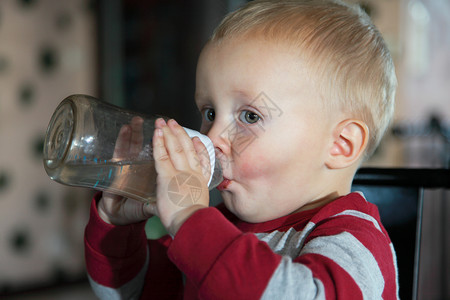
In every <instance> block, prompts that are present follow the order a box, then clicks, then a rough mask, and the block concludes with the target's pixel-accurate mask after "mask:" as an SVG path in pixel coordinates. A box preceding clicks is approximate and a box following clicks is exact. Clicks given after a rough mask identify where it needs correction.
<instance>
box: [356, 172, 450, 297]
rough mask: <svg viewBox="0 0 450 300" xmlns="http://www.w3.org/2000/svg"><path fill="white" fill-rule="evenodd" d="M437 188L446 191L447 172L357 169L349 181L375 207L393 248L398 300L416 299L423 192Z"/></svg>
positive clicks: (447, 185) (447, 184)
mask: <svg viewBox="0 0 450 300" xmlns="http://www.w3.org/2000/svg"><path fill="white" fill-rule="evenodd" d="M437 188H445V189H448V188H450V170H448V169H385V168H382V169H377V168H361V169H360V170H359V171H358V172H357V174H356V176H355V179H354V181H353V186H352V190H353V191H362V192H363V193H364V195H365V196H366V198H367V200H368V201H370V202H372V203H375V204H376V205H377V206H378V208H379V211H380V216H381V220H382V222H383V225H384V226H385V228H386V230H387V231H388V233H389V236H390V238H391V240H392V242H393V244H394V247H395V250H396V252H397V262H398V272H399V286H400V298H401V299H417V292H418V279H419V258H420V240H421V234H422V232H421V230H422V211H423V201H424V198H423V192H424V190H425V189H437Z"/></svg>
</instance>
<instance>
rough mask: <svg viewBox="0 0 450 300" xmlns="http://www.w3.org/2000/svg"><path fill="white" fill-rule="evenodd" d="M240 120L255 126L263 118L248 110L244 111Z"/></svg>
mask: <svg viewBox="0 0 450 300" xmlns="http://www.w3.org/2000/svg"><path fill="white" fill-rule="evenodd" d="M239 119H240V120H241V121H242V122H244V123H247V124H255V123H256V122H258V121H259V120H260V119H261V118H260V117H259V116H258V115H257V114H255V113H254V112H251V111H248V110H244V111H242V112H241V113H240V115H239Z"/></svg>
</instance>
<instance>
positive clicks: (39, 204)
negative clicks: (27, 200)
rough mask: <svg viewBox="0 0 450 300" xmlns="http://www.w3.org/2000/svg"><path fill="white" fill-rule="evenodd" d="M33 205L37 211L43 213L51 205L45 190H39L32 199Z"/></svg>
mask: <svg viewBox="0 0 450 300" xmlns="http://www.w3.org/2000/svg"><path fill="white" fill-rule="evenodd" d="M34 206H35V208H36V210H37V211H39V212H41V213H45V212H47V211H48V210H49V208H50V206H51V201H50V197H49V195H48V193H46V192H45V191H42V192H39V193H38V194H37V195H36V198H35V199H34Z"/></svg>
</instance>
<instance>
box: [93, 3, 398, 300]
mask: <svg viewBox="0 0 450 300" xmlns="http://www.w3.org/2000/svg"><path fill="white" fill-rule="evenodd" d="M395 87H396V79H395V74H394V69H393V64H392V61H391V58H390V55H389V53H388V50H387V48H386V46H385V44H384V42H383V40H382V38H381V36H380V34H379V33H378V31H377V30H376V29H375V28H374V26H373V25H372V24H371V23H370V21H369V19H368V17H367V16H366V15H365V14H364V13H362V12H361V11H359V10H358V9H356V8H352V7H349V6H347V5H345V4H342V3H340V2H336V1H319V0H318V1H258V0H256V1H253V2H250V3H249V4H247V5H246V6H244V7H243V8H241V9H240V10H238V11H236V12H234V13H232V14H230V15H229V16H227V17H226V18H225V19H224V20H223V22H222V23H221V24H220V25H219V27H218V28H217V29H216V31H215V32H214V34H213V36H212V37H211V39H210V40H209V42H208V43H207V45H206V46H205V48H204V49H203V51H202V53H201V55H200V58H199V62H198V68H197V80H196V95H195V100H196V104H197V106H198V108H199V110H200V111H201V113H202V116H203V120H202V128H201V131H202V132H203V133H207V134H208V136H209V137H210V138H211V140H212V141H213V143H214V146H215V147H216V153H217V158H218V159H219V160H220V162H221V164H222V166H223V173H224V181H223V182H222V183H221V184H220V185H219V186H218V189H219V190H220V191H221V194H222V198H223V200H224V205H221V206H219V207H218V208H214V207H208V205H209V195H208V192H207V187H206V184H207V179H205V176H203V174H202V170H203V169H204V168H203V167H202V166H208V164H209V162H208V161H206V160H207V159H205V158H204V157H203V156H202V155H200V153H202V151H204V150H205V149H204V146H202V144H201V143H200V142H199V141H198V139H197V138H194V139H193V140H191V139H190V138H189V137H188V136H187V135H186V134H185V133H184V131H183V129H182V128H181V127H180V126H179V125H178V124H177V123H176V122H175V121H174V120H170V121H168V122H167V123H166V122H165V121H164V120H162V119H159V120H157V121H156V127H157V129H156V130H155V134H154V138H153V147H154V158H155V164H156V170H157V172H158V182H157V186H158V191H157V201H156V203H155V204H150V205H143V204H140V203H137V202H134V201H133V200H129V199H123V198H121V197H118V196H115V195H111V194H108V193H104V194H103V196H102V195H97V196H96V198H95V201H93V204H92V209H91V218H90V221H89V224H88V226H87V228H86V261H87V270H88V273H89V275H90V278H91V284H92V286H93V288H94V290H95V291H96V293H97V295H99V296H101V297H104V298H105V299H114V298H124V299H132V298H136V299H137V298H142V299H164V298H167V299H178V298H179V299H181V298H183V297H185V298H186V299H197V298H202V299H259V298H264V299H316V298H317V299H335V298H339V299H363V298H364V299H380V298H384V299H395V298H398V286H397V274H396V273H397V272H396V261H395V253H394V250H393V247H392V243H391V242H390V240H389V237H388V235H387V233H386V231H385V230H384V228H383V226H382V225H381V223H380V220H379V215H378V212H377V209H376V207H375V206H373V205H372V204H370V203H368V202H367V201H366V200H365V199H364V197H363V195H361V194H360V193H350V186H351V183H352V179H353V176H354V174H355V172H356V170H357V168H358V167H359V165H360V163H361V161H362V160H363V159H364V157H366V156H368V155H370V153H371V152H372V151H373V150H374V148H375V147H376V145H377V144H378V142H379V140H380V138H381V136H382V135H383V133H384V131H385V129H386V127H387V124H388V122H389V120H390V118H391V116H392V111H393V105H394V104H393V101H394V93H395ZM263 104H264V105H263ZM139 130H140V127H139V122H134V124H130V126H129V127H126V128H124V130H123V131H122V132H121V134H120V135H119V138H118V142H117V145H116V155H118V156H120V154H121V152H127V151H131V152H132V151H134V150H135V149H136V148H139V147H142V145H141V144H140V143H139V142H136V141H139V140H140V139H139V136H140V135H139ZM199 162H200V163H199ZM180 174H187V175H189V176H194V177H196V178H198V180H199V182H201V184H202V192H201V193H200V194H199V195H198V194H197V195H198V197H197V198H196V199H195V201H192V202H191V203H187V204H186V202H184V203H183V206H178V205H176V203H175V202H173V201H171V200H173V199H171V198H170V195H169V193H168V192H169V190H168V186H169V182H170V180H171V179H173V178H174V177H175V176H179V175H180ZM206 175H208V174H206ZM206 177H207V176H206ZM180 193H183V191H180ZM194 202H195V203H194ZM152 215H157V216H159V217H160V219H161V222H162V224H163V225H164V227H165V228H166V230H167V231H168V233H169V234H170V235H167V236H164V237H162V238H160V239H158V240H150V241H147V240H146V237H145V232H144V226H145V220H146V219H147V218H149V217H150V216H152Z"/></svg>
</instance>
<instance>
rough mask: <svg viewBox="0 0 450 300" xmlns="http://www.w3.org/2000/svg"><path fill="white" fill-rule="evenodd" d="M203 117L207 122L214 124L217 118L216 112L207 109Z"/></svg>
mask: <svg viewBox="0 0 450 300" xmlns="http://www.w3.org/2000/svg"><path fill="white" fill-rule="evenodd" d="M203 116H204V117H205V120H207V121H209V122H212V121H214V119H215V118H216V112H215V111H214V109H212V108H207V109H205V111H204V112H203Z"/></svg>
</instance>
